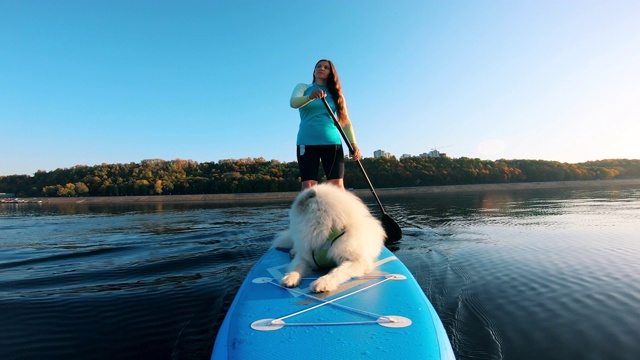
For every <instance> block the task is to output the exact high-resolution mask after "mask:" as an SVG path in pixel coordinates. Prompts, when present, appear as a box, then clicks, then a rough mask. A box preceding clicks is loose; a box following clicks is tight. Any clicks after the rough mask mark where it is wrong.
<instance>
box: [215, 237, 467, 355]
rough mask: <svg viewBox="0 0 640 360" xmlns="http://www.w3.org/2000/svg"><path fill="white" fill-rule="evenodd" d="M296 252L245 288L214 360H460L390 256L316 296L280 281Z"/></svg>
mask: <svg viewBox="0 0 640 360" xmlns="http://www.w3.org/2000/svg"><path fill="white" fill-rule="evenodd" d="M289 262H290V258H289V253H288V250H283V249H276V248H271V249H269V250H268V251H267V252H266V253H265V254H264V255H263V256H262V257H261V258H260V260H258V262H257V263H256V264H255V265H254V266H253V268H252V269H251V271H250V272H249V274H248V275H247V277H246V279H245V280H244V282H243V283H242V285H241V286H240V289H239V290H238V293H237V294H236V297H235V299H234V301H233V303H232V304H231V307H230V308H229V311H228V312H227V315H226V317H225V319H224V321H223V323H222V325H221V327H220V330H219V331H218V335H217V337H216V341H215V344H214V347H213V353H212V355H211V359H214V360H222V359H234V360H245V359H246V360H254V359H283V358H287V359H331V360H339V359H351V358H357V359H403V360H404V359H455V357H454V354H453V350H452V348H451V343H450V342H449V338H448V337H447V333H446V331H445V329H444V327H443V325H442V322H441V321H440V318H439V317H438V314H437V313H436V311H435V309H434V308H433V306H432V305H431V303H430V302H429V300H428V299H427V297H426V296H425V295H424V293H423V292H422V289H420V287H419V286H418V283H417V282H416V280H415V278H414V277H413V275H411V273H410V272H409V270H408V269H407V268H406V266H405V265H404V264H403V263H402V262H401V261H400V260H398V258H396V257H395V255H393V253H391V251H389V250H388V249H387V248H383V250H382V253H381V255H380V257H379V259H378V261H377V263H376V269H375V270H374V271H372V272H371V273H369V274H367V275H366V276H362V277H359V278H353V279H351V280H350V281H348V282H346V283H344V284H342V285H341V286H340V287H339V288H338V289H337V290H335V291H332V292H328V293H320V294H317V293H313V292H312V291H311V290H310V289H309V285H310V284H311V283H312V282H313V281H314V280H316V279H317V278H318V277H320V276H322V275H323V273H318V274H314V275H312V276H309V277H308V278H304V279H303V281H302V282H301V283H300V286H299V287H297V288H293V289H287V288H284V287H282V286H280V279H281V278H282V276H283V275H284V272H285V271H286V268H287V265H288V264H289Z"/></svg>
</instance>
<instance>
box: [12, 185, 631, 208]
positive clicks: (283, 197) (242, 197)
mask: <svg viewBox="0 0 640 360" xmlns="http://www.w3.org/2000/svg"><path fill="white" fill-rule="evenodd" d="M630 185H638V186H640V179H623V180H585V181H550V182H528V183H509V184H474V185H446V186H422V187H409V188H380V189H375V190H376V193H377V194H378V196H379V197H381V198H383V197H385V196H403V195H413V194H424V193H448V192H462V191H467V192H470V191H504V190H515V189H553V188H581V187H598V186H630ZM353 191H354V193H356V194H357V195H358V196H360V197H362V198H365V199H368V198H372V195H371V191H370V190H369V189H356V190H353ZM297 194H298V192H277V193H256V194H206V195H162V196H106V197H72V198H46V197H45V198H27V199H24V200H27V201H28V202H42V203H43V204H72V203H85V204H118V203H122V204H126V203H130V204H133V203H195V202H202V203H216V204H236V203H277V202H290V201H293V199H294V198H295V196H296V195H297Z"/></svg>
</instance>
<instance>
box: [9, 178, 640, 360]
mask: <svg viewBox="0 0 640 360" xmlns="http://www.w3.org/2000/svg"><path fill="white" fill-rule="evenodd" d="M381 200H382V201H383V203H384V204H385V209H386V210H387V213H389V214H390V215H391V216H392V217H393V218H394V219H395V220H396V221H397V222H398V223H400V225H401V226H402V228H403V233H404V236H403V238H402V239H401V240H400V241H399V242H397V243H394V244H388V246H389V248H390V249H391V250H392V251H394V252H395V254H396V256H398V258H400V259H401V260H402V261H403V262H404V263H405V264H406V265H407V267H408V268H409V269H410V270H411V272H412V273H413V274H414V276H415V277H416V279H417V280H418V282H419V283H420V285H421V287H422V289H423V290H424V292H425V293H426V294H427V297H428V298H429V299H430V300H431V302H432V303H433V304H434V306H435V308H436V310H437V311H438V313H439V315H440V317H441V319H442V321H443V323H444V325H445V328H446V330H447V332H448V334H449V337H450V339H451V342H452V344H453V348H454V352H455V353H456V356H457V358H458V359H518V360H528V359H630V360H631V359H640V335H639V334H640V187H638V186H602V187H590V188H574V189H538V190H515V189H509V190H504V191H475V192H453V193H440V194H439V193H430V194H420V195H416V194H413V195H411V196H393V197H383V198H382V199H381ZM288 205H289V203H270V204H256V205H250V204H242V205H238V206H230V205H226V206H221V205H215V204H203V203H199V204H191V205H185V204H147V205H142V204H135V205H89V204H85V205H83V204H65V205H45V204H4V205H1V206H0V314H1V316H0V359H114V358H118V359H150V358H153V359H207V358H208V357H209V356H210V353H211V349H212V346H213V342H214V339H215V335H216V333H217V330H218V327H219V326H220V324H221V322H222V320H223V318H224V315H225V313H226V310H227V309H228V307H229V305H230V304H231V301H232V300H233V297H234V295H235V292H236V291H237V289H238V287H239V286H240V283H241V282H242V280H243V279H244V276H245V275H246V273H247V272H248V271H249V269H250V267H251V266H252V265H253V263H255V261H256V260H257V259H258V258H259V257H260V256H261V255H262V254H263V253H264V252H265V251H266V249H267V248H268V247H269V245H270V241H271V240H272V238H273V235H274V234H275V233H276V232H277V231H280V230H282V229H283V228H285V227H286V213H287V207H288ZM370 205H371V207H372V210H374V211H375V210H377V209H376V205H375V203H371V204H370ZM310 358H312V357H310ZM249 360H252V359H249Z"/></svg>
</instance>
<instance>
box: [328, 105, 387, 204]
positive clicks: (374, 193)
mask: <svg viewBox="0 0 640 360" xmlns="http://www.w3.org/2000/svg"><path fill="white" fill-rule="evenodd" d="M322 103H324V106H325V107H326V108H327V111H328V112H329V114H331V118H332V119H333V124H334V125H335V126H336V127H337V128H338V131H339V132H340V135H342V138H343V139H344V142H345V143H346V144H347V147H348V148H349V153H350V154H354V153H355V151H354V150H353V145H351V142H349V139H347V134H345V133H344V130H342V126H340V123H339V122H338V118H336V115H335V114H334V113H333V110H331V106H329V103H328V102H327V99H325V98H322ZM356 163H357V164H358V167H360V171H361V172H362V175H364V178H365V179H366V180H367V184H368V185H369V190H371V194H373V197H374V198H375V199H376V202H377V203H378V206H379V207H380V211H382V213H383V214H384V215H386V214H387V213H386V212H385V211H384V207H382V202H380V199H379V198H378V194H376V191H375V190H374V189H373V185H372V184H371V180H369V177H368V176H367V172H366V171H364V167H363V166H362V163H361V162H360V160H356Z"/></svg>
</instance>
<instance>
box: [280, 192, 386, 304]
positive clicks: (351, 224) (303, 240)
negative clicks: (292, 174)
mask: <svg viewBox="0 0 640 360" xmlns="http://www.w3.org/2000/svg"><path fill="white" fill-rule="evenodd" d="M385 236H386V235H385V232H384V229H383V228H382V225H381V224H380V221H378V220H377V219H376V218H374V217H373V216H372V215H371V213H370V212H369V209H368V208H367V206H366V205H365V204H364V203H363V202H362V200H360V198H358V197H357V196H355V195H354V194H352V193H350V192H348V191H345V190H343V189H341V188H338V187H336V186H334V185H330V184H320V185H316V186H314V187H312V188H310V189H307V190H304V191H303V192H301V193H300V194H299V195H298V196H297V197H296V199H295V201H294V202H293V205H292V206H291V209H290V210H289V229H288V230H285V231H284V232H282V233H280V234H279V235H278V236H276V238H275V240H274V246H275V247H281V248H291V255H292V256H293V259H292V260H291V263H290V264H289V267H288V269H287V273H286V274H285V276H284V277H283V278H282V281H281V284H282V285H283V286H286V287H296V286H298V285H299V284H300V280H301V279H302V278H303V277H304V276H305V275H306V274H308V273H309V272H311V271H312V270H313V269H318V268H330V267H333V269H332V270H331V271H330V272H329V273H327V274H326V275H324V276H322V277H320V278H319V279H317V280H316V281H314V282H313V283H312V284H311V290H312V291H314V292H325V291H333V290H335V289H337V288H338V286H339V285H340V284H341V283H343V282H345V281H347V280H349V279H351V278H352V277H357V276H362V275H364V274H366V273H368V272H370V271H371V270H373V267H374V262H375V261H376V259H377V258H378V256H379V255H380V251H381V249H382V246H383V244H384V240H385Z"/></svg>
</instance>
